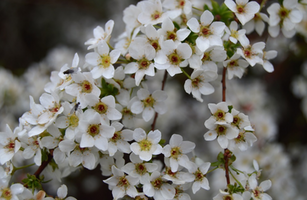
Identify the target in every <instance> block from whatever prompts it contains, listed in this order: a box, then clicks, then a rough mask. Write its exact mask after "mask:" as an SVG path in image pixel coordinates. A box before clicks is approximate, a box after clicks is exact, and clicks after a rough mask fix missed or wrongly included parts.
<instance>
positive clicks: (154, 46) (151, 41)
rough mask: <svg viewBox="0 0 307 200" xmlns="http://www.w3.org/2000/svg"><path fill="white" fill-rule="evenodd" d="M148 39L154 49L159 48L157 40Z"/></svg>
mask: <svg viewBox="0 0 307 200" xmlns="http://www.w3.org/2000/svg"><path fill="white" fill-rule="evenodd" d="M149 41H150V44H151V46H152V47H153V48H155V50H156V51H158V50H160V49H161V47H160V45H159V41H158V40H149Z"/></svg>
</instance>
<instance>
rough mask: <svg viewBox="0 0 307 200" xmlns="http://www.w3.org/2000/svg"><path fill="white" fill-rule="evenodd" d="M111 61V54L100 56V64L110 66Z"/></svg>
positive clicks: (104, 66)
mask: <svg viewBox="0 0 307 200" xmlns="http://www.w3.org/2000/svg"><path fill="white" fill-rule="evenodd" d="M110 63H111V58H110V56H109V55H102V56H101V57H100V63H99V65H100V66H102V67H103V68H107V67H109V66H110Z"/></svg>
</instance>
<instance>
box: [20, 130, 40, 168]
mask: <svg viewBox="0 0 307 200" xmlns="http://www.w3.org/2000/svg"><path fill="white" fill-rule="evenodd" d="M22 139H26V140H27V141H24V142H25V144H26V145H27V146H25V147H24V150H23V152H22V155H23V157H24V158H25V159H30V158H32V157H33V156H34V162H35V164H36V165H37V166H40V165H41V163H42V152H41V149H42V148H43V147H42V146H41V142H40V139H39V138H37V136H34V137H27V138H26V137H23V138H22Z"/></svg>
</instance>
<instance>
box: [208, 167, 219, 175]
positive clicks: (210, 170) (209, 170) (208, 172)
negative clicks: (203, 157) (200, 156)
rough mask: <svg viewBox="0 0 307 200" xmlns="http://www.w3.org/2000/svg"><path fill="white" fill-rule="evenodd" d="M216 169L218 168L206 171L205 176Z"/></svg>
mask: <svg viewBox="0 0 307 200" xmlns="http://www.w3.org/2000/svg"><path fill="white" fill-rule="evenodd" d="M216 169H218V167H216V168H213V169H211V170H209V171H207V173H206V174H209V173H211V172H213V171H214V170H216Z"/></svg>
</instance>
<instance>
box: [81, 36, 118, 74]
mask: <svg viewBox="0 0 307 200" xmlns="http://www.w3.org/2000/svg"><path fill="white" fill-rule="evenodd" d="M119 56H120V51H119V50H116V49H115V50H112V51H111V52H110V48H109V46H108V44H107V43H106V42H105V41H102V42H100V43H99V44H98V47H97V52H90V53H88V54H86V55H85V61H86V62H87V63H88V64H90V65H92V66H94V68H93V69H92V70H91V73H92V75H93V78H94V79H97V78H100V77H101V76H103V77H104V78H107V79H110V78H113V77H114V72H115V69H114V66H113V64H114V63H115V62H116V61H117V59H118V58H119Z"/></svg>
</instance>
